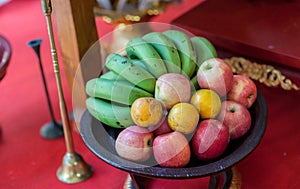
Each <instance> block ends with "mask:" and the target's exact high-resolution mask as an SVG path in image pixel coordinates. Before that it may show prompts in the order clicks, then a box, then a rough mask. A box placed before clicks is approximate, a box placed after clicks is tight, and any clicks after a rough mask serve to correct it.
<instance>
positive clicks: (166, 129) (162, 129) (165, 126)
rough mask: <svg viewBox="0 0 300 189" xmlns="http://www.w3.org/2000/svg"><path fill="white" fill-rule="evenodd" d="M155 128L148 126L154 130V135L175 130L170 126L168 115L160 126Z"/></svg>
mask: <svg viewBox="0 0 300 189" xmlns="http://www.w3.org/2000/svg"><path fill="white" fill-rule="evenodd" d="M154 128H155V129H154V130H153V131H152V128H148V129H149V130H150V131H152V132H153V134H154V136H158V135H162V134H166V133H170V132H172V131H173V130H172V129H171V128H170V126H169V123H168V117H167V116H165V117H164V119H163V121H162V123H161V124H160V125H158V127H157V126H156V127H154Z"/></svg>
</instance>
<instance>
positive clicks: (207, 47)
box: [191, 36, 218, 67]
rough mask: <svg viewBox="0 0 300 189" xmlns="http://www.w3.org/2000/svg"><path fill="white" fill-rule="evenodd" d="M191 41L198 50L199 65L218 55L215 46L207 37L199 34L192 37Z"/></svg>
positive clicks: (196, 50)
mask: <svg viewBox="0 0 300 189" xmlns="http://www.w3.org/2000/svg"><path fill="white" fill-rule="evenodd" d="M191 42H192V45H193V47H194V50H195V52H196V56H197V66H198V67H199V66H200V65H201V64H202V63H203V62H204V61H205V60H207V59H210V58H216V57H217V56H218V55H217V51H216V49H215V47H214V46H213V45H212V44H211V43H210V41H208V40H207V39H206V38H204V37H198V36H196V37H192V38H191Z"/></svg>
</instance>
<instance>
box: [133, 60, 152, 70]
mask: <svg viewBox="0 0 300 189" xmlns="http://www.w3.org/2000/svg"><path fill="white" fill-rule="evenodd" d="M130 61H131V62H132V63H133V64H135V65H137V66H139V67H141V68H143V69H144V70H146V71H148V72H149V70H148V68H147V67H146V65H145V63H144V62H143V61H142V60H139V59H131V60H130Z"/></svg>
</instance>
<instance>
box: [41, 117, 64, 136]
mask: <svg viewBox="0 0 300 189" xmlns="http://www.w3.org/2000/svg"><path fill="white" fill-rule="evenodd" d="M40 135H41V136H42V137H43V138H46V139H56V138H59V137H62V136H64V131H63V126H62V123H61V122H53V121H52V122H49V123H46V124H45V125H43V126H42V127H41V129H40Z"/></svg>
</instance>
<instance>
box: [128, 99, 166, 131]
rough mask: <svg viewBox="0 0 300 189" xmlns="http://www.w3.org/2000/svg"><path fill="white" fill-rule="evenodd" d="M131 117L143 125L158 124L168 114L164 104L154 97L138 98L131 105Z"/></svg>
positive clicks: (137, 123) (136, 122) (139, 124)
mask: <svg viewBox="0 0 300 189" xmlns="http://www.w3.org/2000/svg"><path fill="white" fill-rule="evenodd" d="M130 113H131V118H132V120H133V122H134V123H135V124H136V125H138V126H141V127H150V126H155V125H158V124H159V123H160V122H161V121H162V119H163V117H164V116H165V114H166V110H165V107H164V106H163V104H162V103H161V102H160V101H158V100H156V99H155V98H152V97H142V98H138V99H136V100H135V101H134V102H133V104H132V106H131V110H130Z"/></svg>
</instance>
